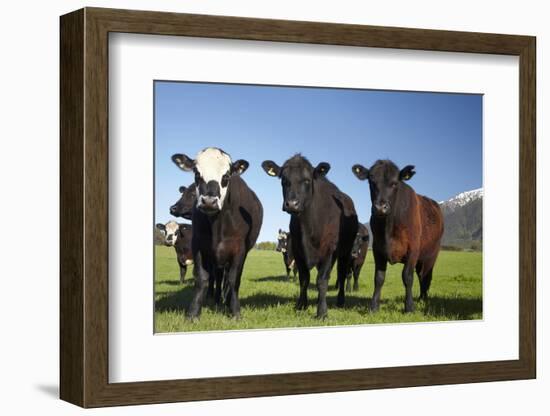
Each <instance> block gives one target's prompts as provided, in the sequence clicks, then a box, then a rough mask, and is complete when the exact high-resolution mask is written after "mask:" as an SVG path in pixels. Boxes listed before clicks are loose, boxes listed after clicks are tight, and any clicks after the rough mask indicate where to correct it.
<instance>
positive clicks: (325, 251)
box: [262, 155, 357, 318]
mask: <svg viewBox="0 0 550 416" xmlns="http://www.w3.org/2000/svg"><path fill="white" fill-rule="evenodd" d="M262 167H263V169H264V170H265V172H266V173H267V174H268V175H269V176H274V177H278V178H280V179H281V184H282V188H283V210H284V211H286V212H288V213H289V214H290V236H291V238H292V248H293V251H294V257H295V259H296V265H297V267H298V274H299V278H300V297H299V299H298V302H297V304H296V307H297V309H306V308H307V305H308V299H307V289H308V286H309V274H310V270H311V269H312V268H313V267H316V268H317V289H318V291H319V298H318V301H317V317H318V318H325V317H326V316H327V301H326V294H327V289H328V280H329V277H330V272H331V270H332V267H333V266H334V263H335V262H336V260H338V280H339V282H340V289H339V292H338V300H337V304H338V306H343V305H344V302H345V292H344V280H345V279H346V276H347V274H348V271H349V268H350V264H351V249H352V246H353V240H354V239H355V234H357V214H356V213H355V207H354V206H353V201H352V200H351V198H350V197H349V196H347V195H346V194H345V193H343V192H341V191H340V190H339V189H338V188H337V187H336V185H334V184H333V183H332V182H330V181H329V180H328V179H327V178H326V177H325V176H326V174H327V172H328V171H329V169H330V165H329V164H328V163H324V162H322V163H319V164H318V165H317V166H316V167H315V168H314V167H313V166H312V165H311V163H310V162H309V161H308V160H307V159H306V158H305V157H302V156H301V155H295V156H294V157H292V158H290V159H288V160H287V161H286V162H285V163H284V164H283V166H281V167H280V166H279V165H277V164H276V163H275V162H273V161H271V160H267V161H265V162H263V163H262Z"/></svg>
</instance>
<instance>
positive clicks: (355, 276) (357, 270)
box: [353, 266, 361, 292]
mask: <svg viewBox="0 0 550 416" xmlns="http://www.w3.org/2000/svg"><path fill="white" fill-rule="evenodd" d="M360 273H361V266H355V267H353V291H354V292H357V291H358V290H359V274H360Z"/></svg>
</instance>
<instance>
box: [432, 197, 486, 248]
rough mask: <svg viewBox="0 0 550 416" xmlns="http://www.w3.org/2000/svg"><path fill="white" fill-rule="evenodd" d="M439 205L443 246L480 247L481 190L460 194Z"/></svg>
mask: <svg viewBox="0 0 550 416" xmlns="http://www.w3.org/2000/svg"><path fill="white" fill-rule="evenodd" d="M439 205H440V206H441V210H442V211H443V220H444V223H445V224H444V225H445V232H444V233H443V244H445V245H454V246H459V247H464V248H470V247H472V248H473V247H474V246H476V247H480V245H479V244H480V241H481V240H482V238H483V220H482V217H483V188H479V189H474V190H471V191H466V192H462V193H460V194H458V195H456V196H453V197H452V198H450V199H449V200H447V201H441V202H440V203H439ZM476 242H477V243H476Z"/></svg>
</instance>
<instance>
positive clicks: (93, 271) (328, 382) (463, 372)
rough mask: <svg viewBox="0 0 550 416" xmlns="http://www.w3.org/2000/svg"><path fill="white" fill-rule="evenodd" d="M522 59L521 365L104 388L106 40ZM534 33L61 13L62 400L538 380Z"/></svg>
mask: <svg viewBox="0 0 550 416" xmlns="http://www.w3.org/2000/svg"><path fill="white" fill-rule="evenodd" d="M109 32H127V33H143V34H154V35H174V36H197V37H210V38H225V39H247V40H255V41H277V42H297V43H314V44H330V45H347V46H357V47H365V46H369V47H384V48H398V49H418V50H432V51H448V52H469V53H487V54H504V55H516V56H519V57H520V103H519V104H520V105H519V112H520V146H519V152H520V270H519V288H520V291H519V293H520V296H519V306H520V317H519V318H520V320H519V322H520V328H519V331H520V344H519V354H520V357H519V359H518V360H511V361H493V362H479V363H477V362H476V363H462V364H445V365H425V366H408V367H393V368H376V369H356V370H340V371H326V372H309V373H291V374H267V375H257V376H240V377H221V378H208V379H187V380H170V381H148V382H140V383H109V381H108V361H109V357H108V286H109V285H108V284H109V279H108V221H109V218H108V144H109V137H108V33H109ZM535 50H536V48H535V38H533V37H528V36H515V35H514V36H511V35H499V34H484V33H466V32H449V31H434V30H421V29H404V28H387V27H376V26H360V25H343V24H325V23H315V22H295V21H282V20H268V19H250V18H239V17H224V16H205V15H188V14H176V13H159V12H145V11H129V10H113V9H97V8H87V9H83V10H79V11H76V12H73V13H71V14H69V15H66V16H63V17H62V18H61V247H60V249H61V259H60V260H61V305H60V307H61V310H60V315H61V334H60V336H61V352H60V353H61V389H60V391H61V397H62V399H64V400H67V401H69V402H71V403H75V404H77V405H80V406H83V407H98V406H115V405H129V404H144V403H162V402H176V401H191V400H212V399H224V398H237V397H257V396H269V395H288V394H304V393H320V392H334V391H349V390H362V389H374V388H389V387H393V388H395V387H409V386H421V385H437V384H452V383H473V382H484V381H499V380H516V379H526V378H533V377H535V375H536V371H535V368H536V360H535V357H536V348H535V344H536V335H535V310H536V307H535V280H536V276H535V248H536V216H535V215H536V208H535V202H536V194H535V183H536V182H535V172H536V169H535V160H536V153H535V106H536V98H535Z"/></svg>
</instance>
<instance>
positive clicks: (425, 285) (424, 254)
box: [352, 160, 443, 312]
mask: <svg viewBox="0 0 550 416" xmlns="http://www.w3.org/2000/svg"><path fill="white" fill-rule="evenodd" d="M352 170H353V173H354V174H355V176H357V177H358V178H359V179H360V180H365V179H368V180H369V187H370V197H371V202H372V215H371V219H370V226H371V230H372V235H373V246H372V250H373V254H374V262H375V273H374V285H375V288H374V294H373V296H372V301H371V309H372V310H373V311H377V310H378V308H379V304H380V291H381V289H382V285H383V284H384V278H385V276H386V266H387V263H388V262H390V264H395V263H403V264H404V265H405V266H404V267H403V272H402V278H403V284H404V285H405V312H413V311H414V302H413V296H412V285H413V280H414V279H413V277H414V271H415V270H416V273H417V274H418V279H419V281H420V298H421V299H426V298H427V296H428V290H429V289H430V283H431V280H432V273H433V267H434V264H435V261H436V259H437V255H438V254H439V249H440V244H441V237H442V235H443V214H442V213H441V209H440V208H439V205H438V204H437V202H435V201H434V200H432V199H430V198H427V197H425V196H422V195H418V194H417V193H416V192H415V191H414V190H413V189H412V188H411V187H410V186H409V185H407V184H406V183H405V181H407V180H409V179H410V178H412V177H413V175H414V174H415V171H414V166H412V165H408V166H405V167H404V168H403V169H401V170H399V169H398V168H397V166H396V165H395V164H394V163H393V162H391V161H390V160H378V161H376V163H374V165H372V167H371V168H370V169H367V168H365V167H363V166H361V165H354V166H353V167H352Z"/></svg>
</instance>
